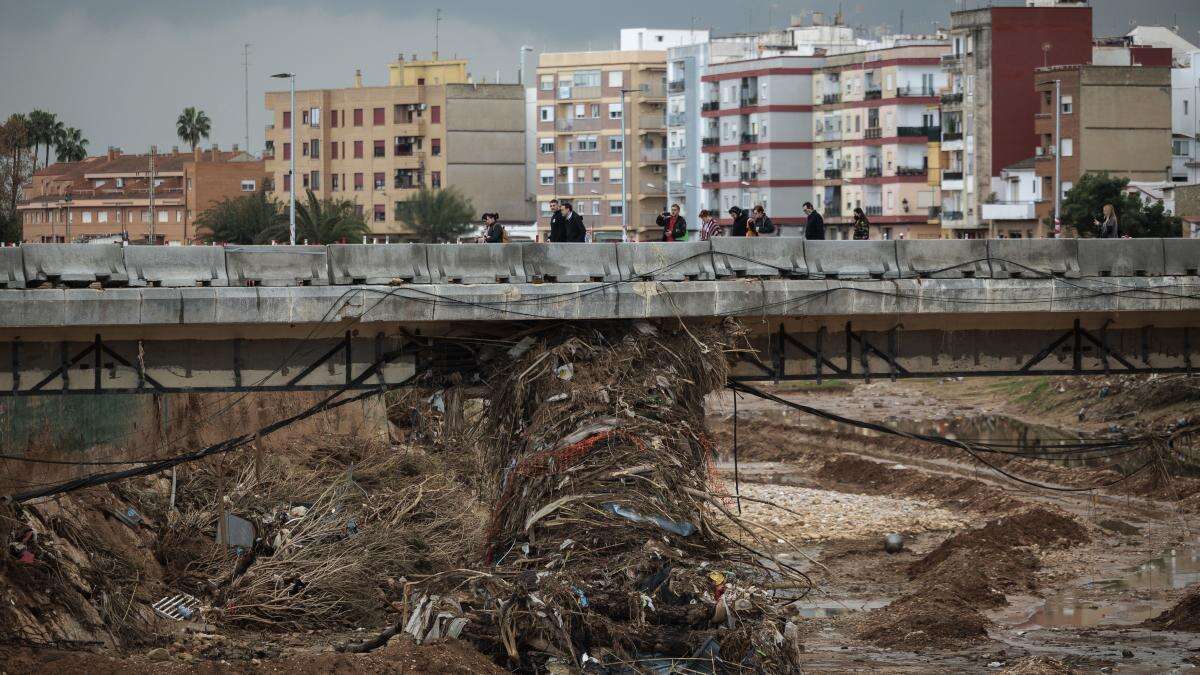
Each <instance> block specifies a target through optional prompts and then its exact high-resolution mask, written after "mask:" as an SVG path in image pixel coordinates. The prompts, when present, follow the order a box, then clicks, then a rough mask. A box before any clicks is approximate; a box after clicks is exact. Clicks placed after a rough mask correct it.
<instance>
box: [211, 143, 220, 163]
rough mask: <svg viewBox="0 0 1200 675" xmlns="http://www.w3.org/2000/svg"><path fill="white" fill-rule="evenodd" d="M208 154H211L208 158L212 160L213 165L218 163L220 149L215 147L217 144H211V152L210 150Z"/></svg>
mask: <svg viewBox="0 0 1200 675" xmlns="http://www.w3.org/2000/svg"><path fill="white" fill-rule="evenodd" d="M210 152H211V154H210V157H211V158H212V161H213V162H214V163H215V162H217V161H220V158H221V149H220V148H219V147H217V144H216V143H213V144H212V150H211V151H210Z"/></svg>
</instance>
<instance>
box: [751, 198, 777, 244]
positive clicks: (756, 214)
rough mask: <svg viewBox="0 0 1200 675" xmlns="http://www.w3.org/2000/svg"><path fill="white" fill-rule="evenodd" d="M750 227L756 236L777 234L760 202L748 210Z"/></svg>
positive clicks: (773, 224)
mask: <svg viewBox="0 0 1200 675" xmlns="http://www.w3.org/2000/svg"><path fill="white" fill-rule="evenodd" d="M748 224H749V226H750V229H751V230H752V231H753V232H754V236H756V237H773V236H776V235H777V234H778V230H777V229H776V227H775V223H773V222H771V219H770V218H768V217H767V211H766V209H764V208H763V206H762V204H755V205H754V210H753V211H751V212H750V222H749V223H748Z"/></svg>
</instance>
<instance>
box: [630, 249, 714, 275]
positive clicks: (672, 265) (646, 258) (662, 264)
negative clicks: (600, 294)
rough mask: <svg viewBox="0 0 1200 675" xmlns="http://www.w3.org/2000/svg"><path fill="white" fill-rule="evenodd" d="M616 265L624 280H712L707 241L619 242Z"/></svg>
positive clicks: (710, 250)
mask: <svg viewBox="0 0 1200 675" xmlns="http://www.w3.org/2000/svg"><path fill="white" fill-rule="evenodd" d="M614 246H616V247H617V266H618V267H619V268H620V270H621V278H622V279H625V280H627V281H712V280H714V279H716V278H717V274H716V271H715V270H714V269H713V261H712V255H711V254H712V247H711V246H709V242H707V241H688V242H670V243H653V242H640V243H621V244H614Z"/></svg>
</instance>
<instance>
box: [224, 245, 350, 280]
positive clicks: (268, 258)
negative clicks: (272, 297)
mask: <svg viewBox="0 0 1200 675" xmlns="http://www.w3.org/2000/svg"><path fill="white" fill-rule="evenodd" d="M225 268H226V270H227V272H228V275H229V284H230V285H231V286H328V285H329V253H328V251H327V250H326V248H325V247H324V246H241V245H238V246H227V247H225Z"/></svg>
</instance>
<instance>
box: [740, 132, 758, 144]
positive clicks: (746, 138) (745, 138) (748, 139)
mask: <svg viewBox="0 0 1200 675" xmlns="http://www.w3.org/2000/svg"><path fill="white" fill-rule="evenodd" d="M757 142H758V134H742V143H743V144H747V143H757Z"/></svg>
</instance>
